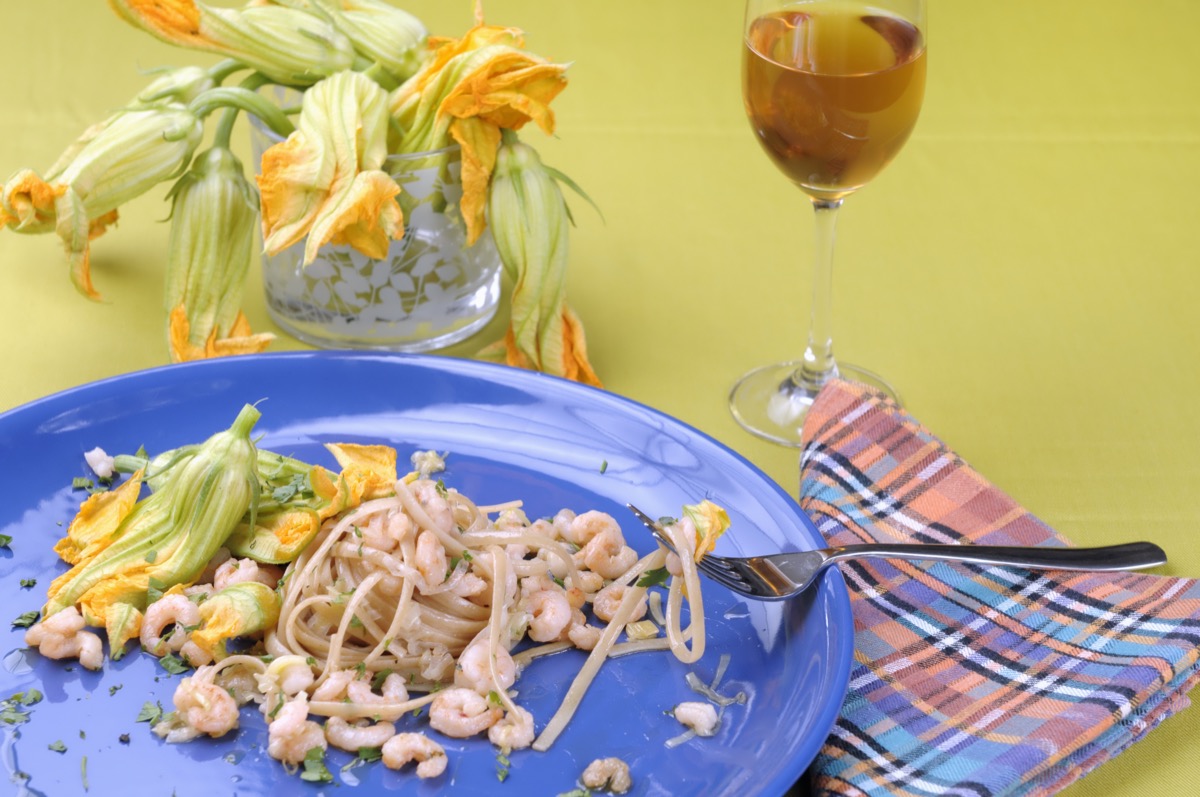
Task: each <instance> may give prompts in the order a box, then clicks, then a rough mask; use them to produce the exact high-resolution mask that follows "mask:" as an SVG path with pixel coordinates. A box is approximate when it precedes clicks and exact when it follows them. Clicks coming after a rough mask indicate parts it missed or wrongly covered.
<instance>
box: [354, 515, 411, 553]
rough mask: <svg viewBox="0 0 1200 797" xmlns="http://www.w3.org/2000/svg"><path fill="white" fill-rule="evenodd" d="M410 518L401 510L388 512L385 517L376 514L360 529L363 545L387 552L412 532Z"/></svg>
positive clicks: (392, 549)
mask: <svg viewBox="0 0 1200 797" xmlns="http://www.w3.org/2000/svg"><path fill="white" fill-rule="evenodd" d="M412 528H413V524H412V519H411V518H409V516H408V515H406V514H404V513H403V512H389V513H388V514H387V516H386V517H381V516H379V515H376V516H375V517H374V518H372V519H371V522H370V523H368V524H367V525H366V526H365V527H363V528H362V529H361V532H362V541H363V545H365V546H367V547H368V548H374V549H375V550H377V551H383V552H384V553H388V552H390V551H394V550H395V549H396V547H397V546H398V545H399V544H400V543H401V542H402V541H403V540H404V538H405V537H407V536H408V535H409V534H410V533H412Z"/></svg>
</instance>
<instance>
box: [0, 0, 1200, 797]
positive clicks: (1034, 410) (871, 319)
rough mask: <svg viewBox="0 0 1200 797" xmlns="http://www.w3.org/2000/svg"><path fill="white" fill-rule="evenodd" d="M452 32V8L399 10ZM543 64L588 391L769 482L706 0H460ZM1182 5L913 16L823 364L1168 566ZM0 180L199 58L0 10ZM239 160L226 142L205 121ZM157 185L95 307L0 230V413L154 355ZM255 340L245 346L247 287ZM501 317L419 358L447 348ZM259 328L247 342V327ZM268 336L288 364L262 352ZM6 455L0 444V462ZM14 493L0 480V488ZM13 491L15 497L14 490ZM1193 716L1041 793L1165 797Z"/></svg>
mask: <svg viewBox="0 0 1200 797" xmlns="http://www.w3.org/2000/svg"><path fill="white" fill-rule="evenodd" d="M405 7H406V8H408V9H409V10H410V11H413V12H414V13H416V14H418V15H419V16H421V17H422V18H423V19H424V20H425V21H426V22H427V23H428V25H429V27H430V28H431V30H432V31H433V32H435V33H438V34H442V35H458V34H460V33H461V32H463V31H465V30H466V28H467V27H469V25H470V24H471V21H472V9H471V2H470V0H411V2H409V3H408V5H407V6H405ZM485 8H486V11H487V19H488V21H489V22H492V23H496V24H506V25H515V26H519V27H522V28H524V29H525V30H526V31H527V33H528V45H529V47H530V48H531V49H532V50H534V51H536V52H538V53H540V54H542V55H545V56H546V57H548V58H551V59H555V60H560V61H569V62H572V63H573V65H572V66H571V69H570V72H569V75H570V77H571V85H570V86H569V88H568V89H567V91H566V92H564V93H563V95H562V96H561V97H559V98H558V100H556V102H555V106H554V107H555V109H556V112H557V119H558V130H557V134H556V136H555V137H554V138H547V137H545V136H544V135H542V134H541V133H539V132H537V131H534V130H530V133H529V135H528V136H527V137H526V140H528V141H530V142H531V143H533V144H534V145H535V146H537V147H538V149H539V151H540V152H541V153H542V155H543V157H544V158H545V160H546V161H547V162H549V163H550V164H552V165H554V166H557V167H559V168H560V169H562V170H563V171H565V172H566V173H568V174H570V175H571V176H572V177H573V178H574V179H575V180H576V181H577V182H578V183H579V184H581V185H582V186H583V187H584V188H585V189H586V190H587V191H588V192H589V194H590V195H591V196H592V197H593V198H594V200H595V201H596V202H597V204H598V205H599V206H600V207H601V209H602V210H603V214H604V215H603V218H601V217H600V216H598V215H597V214H596V213H595V212H594V211H593V210H591V209H590V208H589V207H588V206H587V205H586V204H585V203H583V202H581V201H577V202H574V203H573V205H574V210H575V216H576V219H577V222H578V226H577V228H576V229H575V231H574V232H573V235H572V239H571V245H572V256H571V264H570V275H569V288H568V291H569V298H570V301H571V303H572V304H573V306H574V307H575V308H576V309H577V310H578V312H579V314H580V316H581V317H582V318H583V320H584V323H585V326H586V329H587V333H588V343H589V346H590V351H591V355H592V362H593V364H594V365H595V367H596V370H597V371H598V372H599V374H600V376H601V378H602V379H603V380H604V382H605V384H606V387H607V388H608V389H609V390H612V391H614V392H616V393H619V394H622V395H625V396H629V397H631V398H634V399H637V400H639V401H641V402H645V403H647V404H649V405H652V406H654V407H657V408H659V409H661V410H663V411H665V412H667V413H670V414H672V415H675V416H677V417H679V418H680V419H682V420H684V421H686V422H688V423H691V424H693V425H695V426H697V427H699V428H700V429H702V430H704V431H705V432H708V433H709V434H711V435H713V436H715V437H716V438H718V439H720V440H721V441H723V442H725V443H726V444H728V445H729V446H731V447H732V448H734V449H736V450H737V451H739V452H741V453H742V454H744V455H745V456H747V457H748V458H750V459H751V460H752V461H754V462H756V463H757V464H759V465H760V466H761V467H762V468H763V469H764V470H765V471H766V472H767V473H768V474H770V475H771V476H772V477H773V478H774V479H776V480H777V481H778V482H779V483H780V484H781V485H783V486H784V487H785V488H787V489H788V490H789V491H791V492H793V493H794V492H795V489H796V483H797V478H798V473H797V457H796V452H795V451H794V450H791V449H785V448H781V447H777V446H773V445H771V444H768V443H765V442H761V441H758V440H757V439H755V438H752V437H750V436H749V435H747V434H746V433H744V432H743V431H741V430H740V428H739V427H738V426H737V425H736V424H735V423H734V421H733V420H732V418H731V417H730V415H729V413H728V411H727V410H726V405H725V401H726V394H727V392H728V389H729V386H730V384H731V383H732V382H733V381H734V379H735V378H736V377H737V376H739V375H740V374H741V373H742V372H743V371H745V370H748V369H749V368H751V367H754V366H757V365H760V364H764V363H767V362H770V361H775V360H780V359H787V358H793V357H797V356H799V354H800V353H801V351H802V348H803V344H804V336H805V328H806V319H807V315H808V306H809V294H808V274H807V263H808V260H809V254H810V253H809V250H810V247H811V243H812V219H811V211H810V210H809V208H808V206H807V201H806V200H805V199H804V198H803V197H802V196H801V195H800V193H799V191H798V190H797V189H795V188H794V187H792V186H791V185H790V184H789V183H788V182H787V181H786V180H785V179H784V178H783V177H782V176H781V175H780V174H779V173H777V172H776V171H775V169H774V167H772V166H771V164H770V163H769V162H768V161H767V159H766V157H765V156H764V155H763V154H762V153H761V152H760V151H759V148H758V145H757V144H756V143H755V142H754V140H753V138H752V136H751V133H750V131H749V127H748V125H747V124H746V121H745V119H744V117H743V113H742V109H741V99H740V94H739V92H740V89H739V70H740V64H739V45H740V28H741V24H742V20H741V15H742V9H741V4H740V3H739V2H738V0H723V1H722V2H716V1H715V0H698V1H696V2H690V3H687V2H681V1H680V0H603V1H602V0H557V1H556V2H547V0H541V1H540V2H538V1H536V0H489V1H488V2H487V3H486V6H485ZM1197 30H1200V4H1198V3H1195V2H1193V1H1192V0H1148V2H1145V3H1129V2H1123V3H1117V2H1111V0H1093V1H1092V2H1083V1H1082V0H1056V1H1055V2H1047V1H1046V0H1007V1H1006V2H963V1H962V0H959V1H958V2H931V3H930V9H929V37H928V38H929V83H928V89H927V93H926V99H925V107H924V110H923V113H922V117H921V120H920V122H919V124H918V126H917V129H916V131H915V133H914V135H913V137H912V139H911V140H910V141H909V143H908V145H907V147H906V148H905V149H904V151H902V152H901V154H900V156H899V157H898V158H897V160H896V161H895V162H894V163H893V164H892V165H891V166H889V167H888V169H887V170H886V171H885V172H884V173H883V174H882V175H881V176H880V177H879V178H878V179H877V180H876V181H875V182H874V183H873V184H871V185H869V186H868V187H866V188H865V189H864V190H863V191H861V192H860V193H859V194H858V195H856V196H852V197H851V198H850V199H849V200H848V201H847V203H846V206H845V208H844V210H843V213H842V218H841V220H840V227H839V241H838V260H837V265H836V267H835V274H836V277H835V311H834V313H835V340H836V350H837V352H838V354H839V355H840V356H843V357H845V358H846V359H848V360H850V361H853V362H857V363H860V364H863V365H867V366H870V367H872V368H874V369H875V370H878V371H880V372H882V373H883V374H885V375H886V376H887V377H888V378H889V379H890V380H892V382H893V383H894V384H895V385H896V386H897V387H898V388H899V390H900V391H901V393H902V395H903V398H904V403H905V405H906V406H907V408H908V409H909V410H910V411H911V412H912V413H913V414H914V415H915V416H916V417H917V418H919V419H920V420H921V421H923V422H924V423H925V424H926V425H927V426H928V427H929V428H930V429H932V430H933V431H934V432H935V433H937V434H938V435H940V436H941V437H942V438H943V439H944V440H945V441H946V442H947V443H949V444H950V445H951V446H952V447H954V448H955V449H956V450H957V451H958V452H959V453H961V454H962V455H963V456H964V457H965V458H966V459H967V460H968V461H969V462H970V463H972V464H973V465H974V466H975V467H976V468H977V469H978V470H979V471H981V472H982V473H983V474H985V475H986V476H988V477H989V478H990V479H992V480H993V481H994V482H995V483H997V484H998V485H999V486H1000V487H1002V488H1003V489H1005V490H1006V491H1008V492H1009V493H1011V494H1012V495H1013V496H1014V497H1015V498H1016V499H1018V500H1019V501H1021V502H1023V503H1024V504H1025V505H1026V506H1028V507H1029V508H1030V509H1031V510H1033V511H1034V512H1035V513H1036V514H1038V515H1039V516H1040V517H1041V518H1043V519H1044V520H1045V521H1047V522H1048V523H1049V524H1050V525H1052V526H1054V527H1055V528H1057V529H1058V530H1060V531H1061V532H1062V533H1064V534H1065V535H1067V536H1068V537H1069V538H1070V539H1072V540H1073V541H1075V542H1076V543H1078V544H1104V543H1115V542H1120V541H1125V540H1131V539H1142V538H1144V539H1150V540H1154V541H1156V542H1158V543H1159V544H1161V545H1162V546H1163V547H1164V548H1165V549H1166V550H1167V552H1168V554H1169V556H1170V558H1171V564H1170V565H1168V566H1167V567H1166V568H1163V570H1162V572H1164V573H1167V574H1173V575H1181V576H1200V545H1198V543H1197V538H1198V536H1200V503H1198V502H1197V500H1196V498H1195V494H1196V488H1195V485H1196V484H1197V482H1198V481H1200V464H1198V460H1197V457H1196V451H1197V447H1198V446H1200V412H1197V408H1196V405H1197V403H1198V402H1200V369H1197V362H1198V360H1200V320H1197V307H1198V305H1200V255H1198V254H1197V252H1198V247H1197V238H1196V233H1197V230H1198V228H1200V81H1197V77H1198V76H1200V46H1197V43H1196V40H1195V32H1196V31H1197ZM0 50H2V52H3V54H4V64H5V69H4V78H3V80H2V81H0V178H3V177H7V176H8V174H10V173H11V172H13V171H15V170H16V169H18V168H20V167H22V166H30V167H34V168H38V169H44V168H45V167H46V166H48V165H49V164H50V163H51V162H53V160H54V159H55V158H56V157H57V155H58V154H59V152H60V151H61V150H62V149H63V148H64V147H65V146H66V145H67V144H68V143H69V142H70V141H71V140H72V139H73V138H74V137H75V136H76V135H77V134H78V133H79V132H80V131H81V130H82V129H83V128H84V127H86V126H87V125H88V124H89V123H91V122H92V121H95V120H97V119H99V118H100V117H101V116H102V115H103V114H105V113H106V112H107V111H108V110H110V109H112V108H114V107H116V106H119V105H121V104H122V103H124V102H126V101H127V100H128V98H130V97H132V96H133V94H134V93H135V92H136V90H137V89H138V87H139V86H140V85H142V84H143V83H144V82H145V81H146V80H148V78H147V77H146V76H145V75H144V74H141V73H139V70H148V69H151V68H153V67H156V66H160V65H163V64H171V63H173V64H181V63H211V61H212V59H211V58H205V57H203V56H193V55H191V54H188V53H185V52H183V51H181V50H176V49H174V48H171V47H168V46H166V45H164V44H161V43H158V42H156V41H154V40H152V39H150V38H149V37H148V36H146V35H145V34H142V33H139V32H137V31H135V30H133V29H132V28H130V27H128V26H127V25H126V24H124V23H123V22H121V21H120V20H118V19H117V18H116V16H115V15H114V14H113V13H112V12H111V11H109V9H108V8H107V5H106V4H105V3H102V2H98V1H97V0H90V1H89V2H81V1H80V0H72V1H71V2H61V1H60V2H57V3H14V2H5V3H3V4H2V6H0ZM235 139H236V140H237V141H238V146H239V147H240V152H241V153H242V154H244V155H247V154H248V150H249V147H248V143H247V135H246V133H245V132H244V126H239V131H238V132H236V133H235ZM165 192H166V186H163V187H162V189H161V190H156V191H153V192H151V193H150V194H148V195H147V196H145V197H143V198H141V199H139V200H136V201H134V202H133V203H131V204H129V205H128V206H127V207H125V208H123V209H122V211H121V221H120V223H119V224H118V226H117V227H116V228H114V229H112V230H110V231H109V232H108V233H107V234H105V235H104V236H103V237H102V238H100V239H98V240H96V241H95V242H94V244H93V253H94V254H93V269H94V273H93V276H94V280H95V284H96V287H97V288H98V289H99V290H100V292H101V293H102V294H103V296H104V299H103V301H102V302H98V303H97V302H89V301H88V300H86V299H84V298H83V297H81V296H80V295H78V294H77V293H76V292H75V290H74V289H73V288H72V286H71V284H70V282H69V281H68V279H67V268H66V265H65V260H64V258H63V256H62V250H61V246H60V244H59V242H58V241H57V239H56V238H54V237H53V236H41V237H25V236H19V235H15V234H13V233H11V232H8V231H0V336H2V340H3V344H2V345H3V349H2V354H0V410H3V409H8V408H11V407H15V406H18V405H20V404H22V403H24V402H27V401H30V400H33V399H35V398H38V397H40V396H43V395H46V394H48V393H52V392H56V391H59V390H62V389H65V388H68V387H72V386H75V385H78V384H81V383H84V382H89V381H92V380H95V379H99V378H103V377H109V376H113V375H116V374H121V373H126V372H130V371H134V370H140V369H143V368H149V367H153V366H157V365H162V364H164V363H165V362H166V361H167V355H166V348H165V342H164V332H163V329H164V318H165V312H164V309H163V307H162V303H163V302H162V266H163V263H164V260H165V247H166V239H167V225H166V224H164V223H162V220H163V219H164V218H165V217H166V216H167V212H168V207H167V205H166V203H165V202H164V201H163V196H164V194H165ZM245 309H246V313H247V315H248V317H249V319H250V322H251V324H252V326H253V327H254V329H255V330H256V331H261V330H267V331H271V330H275V327H274V326H273V324H272V323H271V321H270V319H269V318H268V316H267V312H266V308H265V304H264V302H263V299H262V296H261V280H260V279H259V277H258V275H257V274H255V275H253V276H252V278H251V280H250V282H249V285H248V286H247V296H246V300H245ZM502 329H503V317H502V316H501V317H498V319H497V320H496V322H494V323H493V324H492V325H491V326H490V327H489V328H488V330H486V331H485V333H483V334H482V335H481V336H480V337H479V338H477V339H476V340H475V341H473V342H472V343H470V344H467V345H460V346H458V347H455V349H454V350H453V351H452V352H450V354H453V355H456V356H461V355H464V354H468V353H470V352H471V351H472V350H473V349H474V348H476V346H477V345H482V343H484V342H486V341H487V340H490V339H492V338H494V337H496V336H498V335H499V334H501V332H502ZM275 331H278V330H275ZM273 348H274V350H285V349H294V348H303V347H302V346H301V345H300V344H297V343H295V342H293V341H290V340H289V339H287V338H286V337H285V336H282V335H281V336H280V339H279V340H278V341H277V343H276V344H275V346H274V347H273ZM5 453H6V455H10V456H11V455H13V454H14V453H18V452H5ZM7 487H8V489H9V490H19V489H20V488H19V485H8V486H7ZM18 498H19V497H18ZM1198 736H1200V709H1194V708H1193V709H1189V710H1187V711H1184V712H1183V713H1182V714H1180V715H1179V716H1176V717H1174V718H1172V719H1169V720H1167V721H1166V722H1165V723H1164V724H1163V725H1162V726H1161V727H1159V728H1158V729H1156V730H1154V731H1153V732H1151V733H1150V735H1149V737H1148V738H1147V739H1146V740H1145V741H1143V742H1141V743H1139V744H1137V745H1136V746H1135V747H1134V748H1132V749H1131V750H1130V751H1128V752H1126V753H1124V754H1123V755H1121V756H1120V757H1118V758H1117V759H1115V760H1114V761H1111V762H1109V763H1107V764H1105V765H1103V766H1102V767H1100V768H1099V769H1098V770H1096V771H1095V772H1093V773H1092V774H1090V775H1088V776H1087V777H1086V778H1084V779H1083V780H1082V781H1080V782H1079V783H1078V784H1077V785H1075V786H1073V787H1071V788H1070V789H1069V790H1068V791H1067V792H1066V793H1067V794H1069V795H1071V797H1098V796H1099V795H1105V797H1133V795H1141V794H1146V793H1158V794H1185V793H1192V792H1194V790H1195V784H1196V783H1197V782H1198V781H1200V764H1198V763H1197V758H1196V756H1195V753H1194V750H1195V741H1194V740H1195V738H1197V737H1198Z"/></svg>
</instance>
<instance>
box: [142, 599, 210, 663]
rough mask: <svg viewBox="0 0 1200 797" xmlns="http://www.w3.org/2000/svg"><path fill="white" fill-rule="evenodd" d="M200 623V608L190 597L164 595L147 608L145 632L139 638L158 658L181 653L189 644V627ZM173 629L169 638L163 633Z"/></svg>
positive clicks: (144, 623) (144, 646)
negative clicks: (172, 653)
mask: <svg viewBox="0 0 1200 797" xmlns="http://www.w3.org/2000/svg"><path fill="white" fill-rule="evenodd" d="M199 624H200V607H198V606H197V605H196V604H194V603H192V601H191V599H189V598H188V597H187V596H186V595H179V594H174V595H164V596H162V597H161V598H159V599H158V600H156V601H155V602H154V603H152V604H150V605H149V606H147V607H146V616H145V617H143V618H142V631H141V633H140V634H139V635H138V638H139V639H140V640H141V642H142V649H143V650H146V651H147V652H149V653H153V654H154V655H155V656H159V657H162V656H165V655H167V653H168V652H175V653H177V652H179V651H180V650H182V649H183V646H184V644H185V643H186V642H187V641H188V632H187V630H186V629H187V628H190V627H192V626H196V625H199ZM168 627H171V628H173V630H172V631H171V633H170V634H169V635H168V636H167V638H166V639H164V638H163V631H164V630H166V629H167V628H168Z"/></svg>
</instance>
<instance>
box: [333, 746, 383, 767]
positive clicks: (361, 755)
mask: <svg viewBox="0 0 1200 797" xmlns="http://www.w3.org/2000/svg"><path fill="white" fill-rule="evenodd" d="M381 758H383V748H382V747H360V748H358V757H357V758H355V759H354V760H352V761H351V762H350V763H349V764H346V766H344V767H342V771H343V772H345V771H346V770H348V769H354V768H355V767H361V766H362V765H363V764H371V763H374V762H375V761H378V760H380V759H381Z"/></svg>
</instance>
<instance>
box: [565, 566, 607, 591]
mask: <svg viewBox="0 0 1200 797" xmlns="http://www.w3.org/2000/svg"><path fill="white" fill-rule="evenodd" d="M571 586H572V587H576V588H578V589H581V590H583V591H584V592H586V593H587V594H589V595H591V594H593V593H596V592H599V591H600V590H602V589H604V576H602V575H600V574H599V573H593V572H592V571H590V570H579V571H577V572H576V573H575V578H574V579H572V580H571Z"/></svg>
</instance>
